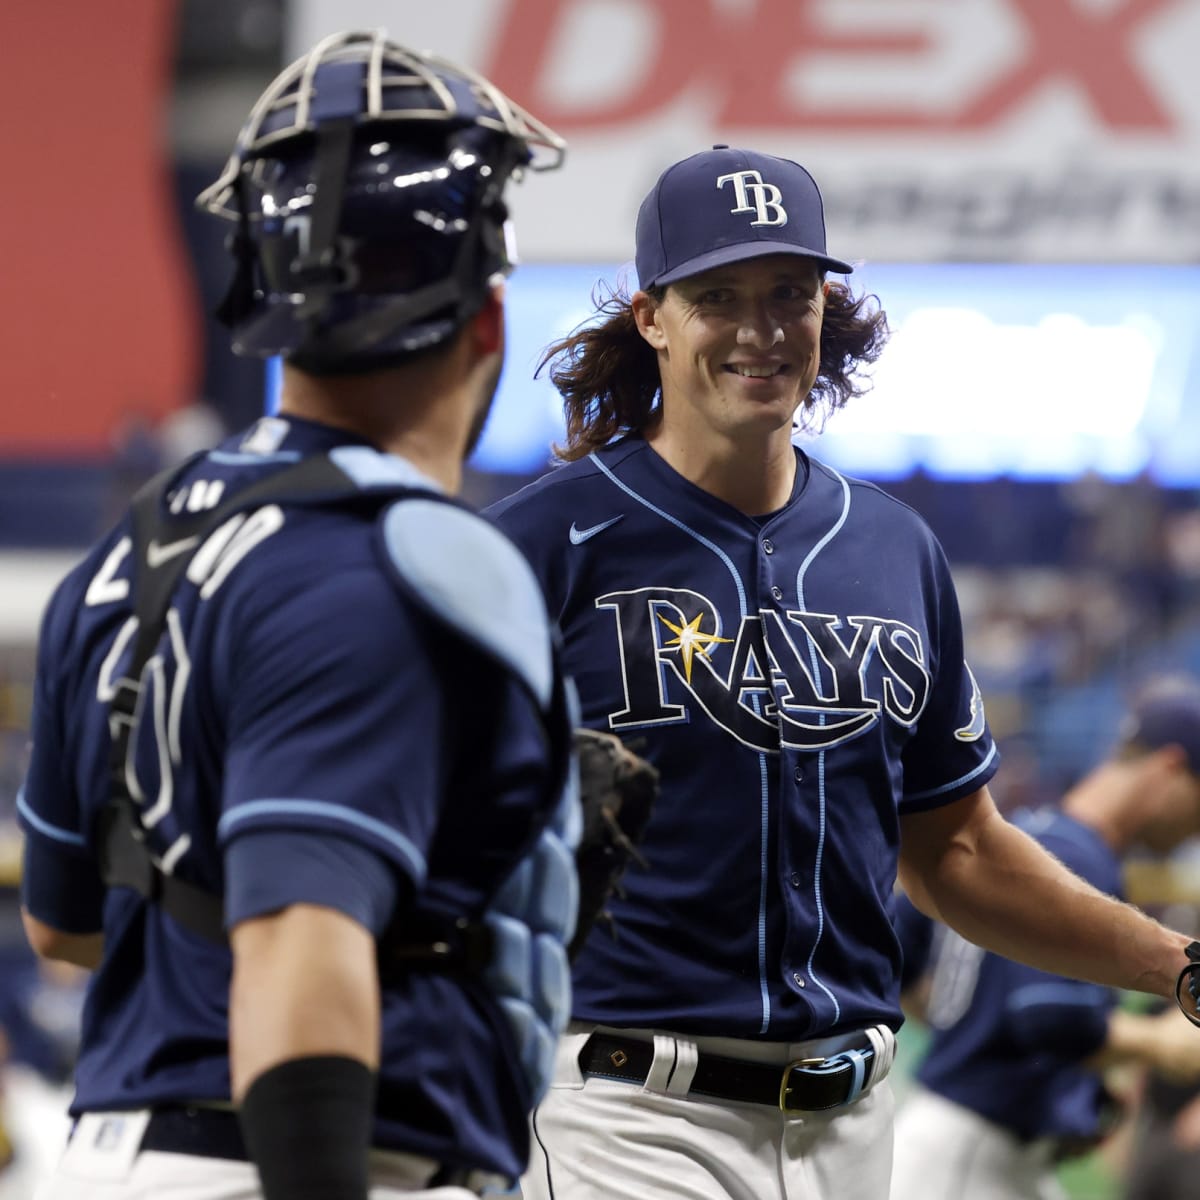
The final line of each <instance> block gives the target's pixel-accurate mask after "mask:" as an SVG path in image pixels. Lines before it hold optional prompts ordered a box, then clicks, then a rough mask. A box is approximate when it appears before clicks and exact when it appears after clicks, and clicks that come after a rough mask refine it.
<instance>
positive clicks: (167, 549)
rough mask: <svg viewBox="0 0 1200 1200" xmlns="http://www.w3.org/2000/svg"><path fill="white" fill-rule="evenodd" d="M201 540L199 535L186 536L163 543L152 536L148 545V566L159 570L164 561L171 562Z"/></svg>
mask: <svg viewBox="0 0 1200 1200" xmlns="http://www.w3.org/2000/svg"><path fill="white" fill-rule="evenodd" d="M199 540H200V539H199V537H186V538H180V539H179V541H177V542H167V543H166V544H165V545H163V544H160V543H159V542H157V541H155V540H154V539H153V538H152V539H151V540H150V542H149V544H148V545H147V546H146V566H148V567H149V568H150V570H152V571H157V570H158V568H159V567H161V566H162V565H163V563H165V562H170V560H171V559H173V558H176V557H177V556H178V555H180V554H182V553H184V551H185V550H190V549H191V548H192V547H193V546H194V545H195V544H196V543H197V542H198V541H199Z"/></svg>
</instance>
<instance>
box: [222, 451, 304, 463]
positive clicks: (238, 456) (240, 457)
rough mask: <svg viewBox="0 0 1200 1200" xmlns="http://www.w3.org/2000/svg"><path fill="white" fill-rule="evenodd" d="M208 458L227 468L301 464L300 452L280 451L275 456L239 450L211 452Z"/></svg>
mask: <svg viewBox="0 0 1200 1200" xmlns="http://www.w3.org/2000/svg"><path fill="white" fill-rule="evenodd" d="M205 457H206V458H208V459H211V460H212V461H213V462H215V463H221V464H222V465H223V466H227V467H240V466H243V465H244V464H246V463H273V462H275V463H278V462H299V461H300V458H301V454H300V451H299V450H278V451H276V452H275V453H274V454H243V453H241V452H240V451H237V450H210V451H209V452H208V454H207V455H205Z"/></svg>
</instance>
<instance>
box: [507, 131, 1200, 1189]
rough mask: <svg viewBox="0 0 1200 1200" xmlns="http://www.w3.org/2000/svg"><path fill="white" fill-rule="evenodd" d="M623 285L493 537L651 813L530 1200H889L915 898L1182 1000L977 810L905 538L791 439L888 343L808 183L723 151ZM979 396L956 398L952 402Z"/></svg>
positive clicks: (986, 749)
mask: <svg viewBox="0 0 1200 1200" xmlns="http://www.w3.org/2000/svg"><path fill="white" fill-rule="evenodd" d="M636 243H637V245H636V266H637V274H638V279H639V282H640V290H638V291H636V292H634V294H633V295H632V297H626V296H624V295H616V296H613V297H610V298H609V299H608V300H607V301H606V302H605V303H604V304H603V305H602V307H601V310H600V313H599V314H598V315H599V317H600V318H601V319H600V320H599V322H598V323H596V324H593V325H589V326H587V327H584V328H581V329H580V330H578V331H576V332H575V333H574V334H573V335H571V336H570V337H568V338H566V339H565V340H563V341H562V342H560V343H558V344H557V345H556V346H554V347H552V348H551V356H552V361H553V367H552V370H551V378H552V379H553V380H554V382H555V383H556V385H557V386H558V388H559V390H560V391H561V392H562V393H563V396H564V399H565V408H566V418H567V440H566V444H565V446H564V447H562V448H561V449H560V455H561V457H563V458H565V459H566V460H568V461H567V465H565V466H563V467H561V468H560V469H558V470H556V471H553V472H551V473H550V474H548V475H547V476H545V477H543V478H542V479H540V480H538V481H537V482H535V483H533V484H531V485H530V486H529V487H528V488H526V489H524V490H523V491H521V492H519V493H518V494H517V495H515V496H513V497H510V498H508V499H507V500H505V501H502V502H501V503H500V504H499V505H496V506H493V508H492V509H491V510H489V515H492V516H493V517H494V518H495V519H496V520H497V521H498V523H499V524H500V526H501V527H502V528H503V529H504V530H505V531H506V532H508V533H509V534H510V535H511V536H512V537H513V538H514V539H515V540H516V541H517V542H518V543H519V544H520V545H521V546H522V548H523V549H524V550H525V551H526V553H527V554H528V555H529V557H530V560H531V561H532V563H533V565H534V569H535V571H536V572H537V574H538V576H539V578H540V579H541V581H542V585H543V588H544V589H545V592H546V596H547V599H548V604H549V608H550V612H551V615H552V616H553V617H555V618H557V619H558V621H559V623H560V626H561V629H562V633H563V637H564V642H565V659H564V662H565V665H566V668H567V670H568V671H569V673H571V674H572V675H573V676H574V678H575V681H576V683H577V685H578V687H579V690H580V694H581V701H582V707H583V717H584V724H586V725H590V726H593V727H595V728H599V729H606V730H610V731H612V732H614V733H618V734H625V733H630V734H634V735H636V736H637V737H638V738H639V739H641V741H642V742H643V743H644V747H645V748H644V750H643V751H642V753H644V755H645V757H647V758H648V759H650V760H651V761H652V762H653V763H654V764H655V766H657V768H658V769H659V771H660V772H661V779H662V794H661V797H660V799H659V801H658V803H657V805H656V808H655V811H654V815H653V817H652V818H651V821H650V825H649V828H648V830H647V833H646V837H645V841H644V844H643V847H642V850H643V853H644V855H645V858H646V860H647V861H648V863H649V864H650V869H649V870H648V871H634V872H630V873H629V875H628V876H627V877H626V880H625V890H626V893H627V895H626V898H625V899H624V900H618V901H616V902H614V903H613V905H612V913H613V916H614V918H615V926H614V930H613V933H612V934H610V932H608V931H607V930H606V929H605V928H604V927H603V926H601V927H599V928H597V929H596V930H595V931H594V932H593V933H592V934H591V936H590V937H589V938H588V940H587V942H586V944H585V946H584V947H583V950H582V953H581V955H580V957H579V959H578V962H577V963H576V967H575V971H574V983H575V990H574V996H575V1003H574V1008H573V1017H574V1021H573V1024H572V1025H571V1026H570V1027H569V1031H568V1034H567V1035H566V1036H565V1037H564V1039H563V1040H562V1042H561V1043H560V1054H559V1060H558V1067H557V1073H556V1078H555V1081H554V1083H553V1084H552V1086H551V1090H550V1092H549V1093H548V1094H547V1097H546V1099H545V1100H544V1101H543V1102H542V1103H541V1104H540V1105H539V1107H538V1108H537V1110H536V1112H535V1115H534V1129H535V1133H536V1140H537V1144H536V1146H535V1147H534V1150H533V1154H532V1156H531V1160H530V1169H529V1172H528V1173H527V1175H526V1176H525V1178H524V1180H523V1187H524V1190H525V1195H526V1197H527V1198H528V1200H542V1198H546V1197H550V1196H553V1197H554V1198H555V1200H592V1198H594V1197H601V1196H603V1197H621V1198H628V1200H658V1198H660V1197H668V1196H670V1197H678V1196H691V1197H704V1198H705V1200H713V1198H714V1197H731V1198H736V1200H770V1198H772V1197H787V1198H788V1200H881V1197H885V1196H886V1195H887V1191H888V1184H889V1178H890V1173H891V1159H892V1151H891V1145H892V1136H891V1126H892V1099H891V1094H890V1091H889V1089H888V1087H887V1086H886V1085H883V1081H884V1080H885V1078H886V1076H887V1074H888V1071H889V1068H890V1066H891V1063H892V1058H893V1053H894V1030H895V1029H896V1028H897V1027H898V1026H899V1024H900V1022H901V1019H902V1018H901V1012H900V1008H899V998H898V990H899V988H898V981H899V973H900V950H899V946H898V944H897V941H896V937H895V934H894V933H893V931H892V927H891V922H890V920H889V904H890V900H891V896H892V888H893V884H894V882H895V880H896V875H897V867H898V865H899V869H900V872H901V874H902V875H903V877H904V880H905V884H906V887H907V888H908V890H909V893H910V894H912V895H914V896H915V897H917V898H918V899H919V901H920V903H921V904H922V906H923V907H924V908H925V909H926V910H927V911H928V912H930V913H932V914H938V915H941V916H942V917H944V918H945V919H946V920H947V921H948V922H950V923H951V924H952V925H953V926H954V927H955V928H957V929H958V930H960V931H961V932H962V933H963V934H964V935H966V936H968V937H970V938H972V939H977V940H979V941H982V942H984V943H986V944H988V945H990V946H992V947H994V948H995V949H997V950H1000V951H1003V952H1005V953H1008V954H1012V955H1014V956H1017V957H1024V958H1026V959H1028V960H1030V961H1031V962H1033V963H1034V964H1035V965H1038V966H1041V967H1044V968H1054V969H1058V970H1061V971H1063V972H1065V973H1068V974H1074V975H1079V976H1085V977H1090V978H1092V979H1095V980H1097V981H1099V982H1102V983H1106V984H1109V985H1111V986H1118V987H1140V988H1143V989H1145V990H1147V991H1151V992H1155V993H1157V994H1159V995H1164V996H1166V995H1169V994H1172V993H1173V989H1174V986H1175V982H1176V978H1177V976H1178V975H1179V972H1180V969H1181V968H1182V967H1184V965H1185V964H1186V962H1187V959H1186V957H1185V954H1184V946H1185V945H1186V944H1187V942H1188V939H1187V938H1185V937H1183V936H1182V935H1180V934H1176V933H1173V932H1171V931H1169V930H1167V929H1165V928H1163V927H1161V926H1160V925H1158V924H1156V923H1155V922H1153V921H1151V920H1150V919H1149V918H1147V917H1145V916H1143V915H1142V914H1140V913H1138V912H1136V911H1135V910H1134V909H1132V908H1129V907H1126V906H1124V905H1122V904H1120V903H1119V902H1117V901H1115V900H1113V899H1111V898H1109V897H1107V896H1104V895H1102V894H1101V893H1100V892H1098V891H1096V890H1095V889H1093V888H1090V887H1088V886H1086V885H1084V884H1083V883H1081V882H1080V881H1079V880H1077V879H1076V878H1075V877H1074V876H1073V875H1071V874H1070V873H1069V872H1067V871H1066V869H1065V868H1063V867H1062V866H1061V865H1060V864H1059V863H1058V862H1056V861H1055V860H1054V859H1053V858H1051V857H1050V856H1049V855H1048V854H1046V853H1045V851H1044V850H1042V849H1041V848H1040V847H1039V846H1038V845H1037V843H1036V842H1034V841H1033V839H1031V838H1030V837H1029V836H1028V835H1027V834H1025V833H1023V832H1022V831H1021V830H1019V829H1017V828H1016V827H1014V826H1012V825H1010V824H1008V823H1007V822H1006V821H1005V820H1004V819H1003V818H1002V817H1001V816H1000V814H999V813H998V812H997V810H996V808H995V805H994V804H993V802H992V799H991V796H990V794H989V792H988V790H987V787H986V784H987V781H988V780H989V779H990V777H991V776H992V774H993V772H994V771H995V770H996V766H997V762H996V751H995V747H994V745H993V742H992V738H991V736H990V733H989V731H988V728H987V725H986V722H985V718H984V711H983V705H982V701H981V698H980V695H979V692H978V690H977V688H976V687H975V684H974V681H973V679H972V677H971V674H970V672H969V670H968V669H967V667H966V665H965V664H964V661H963V637H962V629H961V623H960V619H959V612H958V605H957V600H956V597H955V593H954V588H953V585H952V582H951V577H950V570H949V567H948V565H947V562H946V559H945V557H944V555H943V552H942V550H941V548H940V547H939V546H938V544H937V542H936V541H935V539H934V537H933V536H932V534H931V533H930V531H929V529H928V528H927V526H926V525H925V523H924V522H923V521H922V520H921V519H920V518H919V517H918V516H917V515H916V514H915V513H914V512H912V511H911V510H910V509H908V508H907V507H906V506H904V505H902V504H900V503H898V502H896V501H895V500H893V499H892V498H891V497H889V496H887V495H886V494H885V493H884V492H882V491H881V490H880V489H878V488H876V487H874V486H871V485H869V484H866V483H862V482H859V481H856V480H853V479H847V478H844V477H843V476H842V475H840V474H838V472H836V471H834V470H832V469H830V468H829V467H827V466H825V465H824V464H822V463H820V462H819V461H818V460H817V459H815V458H813V457H811V456H810V455H808V454H807V453H805V452H803V451H802V450H800V449H798V448H797V447H796V446H795V445H794V444H793V440H792V437H793V432H794V426H795V425H796V424H800V425H812V424H819V422H820V420H821V417H822V415H823V413H824V412H825V411H827V410H829V409H833V408H837V407H839V406H840V405H841V404H842V403H843V402H845V401H846V400H847V399H848V398H849V397H850V396H852V395H853V394H854V393H855V392H856V390H858V388H859V386H860V385H859V384H857V383H856V381H855V379H854V377H853V376H854V372H855V371H856V369H857V368H858V367H860V366H861V365H863V364H865V363H869V362H870V361H872V360H873V359H874V358H875V357H876V355H877V353H878V351H879V349H880V347H881V345H882V342H883V339H884V335H885V331H884V318H883V316H882V315H881V313H880V312H879V311H878V309H877V308H876V307H875V306H874V305H873V304H872V303H870V302H869V300H868V299H867V298H865V297H855V295H854V294H853V293H852V292H851V291H850V289H849V288H848V287H847V286H846V285H845V284H844V283H843V282H841V280H840V279H838V280H836V281H835V280H833V279H831V278H830V277H829V276H830V273H832V274H833V275H836V276H841V275H844V274H846V273H848V272H849V271H850V270H851V267H850V265H849V264H847V263H845V262H843V261H841V260H840V259H837V258H834V257H833V256H831V255H830V254H828V253H827V251H826V245H825V228H824V217H823V210H822V203H821V197H820V194H819V192H818V189H817V186H816V184H815V183H814V182H813V180H812V178H811V177H810V176H809V174H808V173H807V172H806V171H805V170H804V169H803V168H802V167H800V166H798V165H797V164H795V163H793V162H789V161H786V160H783V159H779V158H775V157H772V156H770V155H767V154H762V153H757V152H752V151H748V150H738V149H731V148H729V147H724V146H718V147H715V148H714V149H712V150H711V151H705V152H703V153H700V154H696V155H693V156H692V157H689V158H687V159H684V160H683V161H681V162H678V163H675V164H674V165H673V166H671V167H669V168H668V169H667V170H666V171H665V172H664V173H663V174H662V176H661V177H660V178H659V180H658V181H657V183H656V184H655V186H654V187H653V189H652V190H651V192H650V193H649V195H648V196H647V197H646V199H645V201H644V203H643V204H642V207H641V211H640V213H639V216H638V221H637V235H636ZM964 403H969V397H967V398H965V399H964Z"/></svg>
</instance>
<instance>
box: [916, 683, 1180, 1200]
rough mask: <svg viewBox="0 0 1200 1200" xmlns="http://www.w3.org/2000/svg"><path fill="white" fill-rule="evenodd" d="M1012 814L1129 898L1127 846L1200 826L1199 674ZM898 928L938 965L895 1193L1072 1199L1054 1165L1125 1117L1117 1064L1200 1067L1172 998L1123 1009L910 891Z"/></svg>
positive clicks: (920, 956)
mask: <svg viewBox="0 0 1200 1200" xmlns="http://www.w3.org/2000/svg"><path fill="white" fill-rule="evenodd" d="M1130 781H1131V782H1132V783H1133V785H1134V786H1133V788H1132V790H1130V788H1129V787H1128V786H1127V783H1128V782H1130ZM1014 821H1015V823H1016V824H1018V825H1019V826H1020V828H1022V829H1023V830H1025V831H1026V832H1027V833H1028V834H1029V835H1030V836H1031V837H1033V838H1036V839H1037V841H1038V842H1039V843H1041V845H1043V846H1045V847H1046V849H1047V850H1049V851H1050V852H1051V853H1052V854H1054V855H1055V856H1056V857H1057V858H1058V859H1060V860H1061V861H1062V862H1064V863H1065V864H1066V865H1067V866H1068V867H1070V868H1071V869H1072V870H1073V871H1074V872H1075V873H1076V874H1077V875H1079V877H1080V878H1081V879H1086V880H1087V881H1088V882H1089V883H1091V884H1093V885H1094V886H1095V887H1097V888H1099V889H1100V890H1102V891H1105V892H1109V893H1111V894H1113V895H1118V896H1119V895H1121V894H1122V884H1121V860H1122V858H1123V857H1124V856H1125V855H1126V854H1127V853H1129V852H1130V851H1132V850H1135V849H1142V850H1149V851H1151V852H1153V853H1156V854H1165V853H1168V852H1169V851H1171V850H1172V849H1174V848H1175V847H1176V846H1178V845H1179V844H1180V843H1181V842H1182V841H1184V840H1185V839H1186V838H1188V837H1191V836H1193V835H1195V834H1197V833H1200V685H1197V683H1196V682H1194V681H1192V680H1188V679H1183V678H1181V679H1164V680H1159V681H1156V682H1155V683H1154V684H1152V685H1150V686H1149V687H1147V688H1146V689H1145V690H1144V691H1143V692H1142V693H1141V695H1140V696H1139V697H1138V698H1137V699H1136V700H1135V703H1134V704H1133V706H1132V708H1131V711H1130V715H1129V718H1128V721H1127V722H1126V726H1125V728H1124V730H1123V734H1122V739H1121V742H1120V744H1119V745H1118V746H1117V748H1116V750H1115V751H1114V753H1113V755H1112V757H1111V758H1110V759H1109V760H1108V761H1107V762H1105V763H1103V764H1101V766H1099V767H1098V768H1096V770H1094V771H1093V772H1091V773H1090V774H1089V775H1088V776H1086V777H1085V778H1084V779H1083V780H1081V781H1080V782H1079V783H1078V784H1076V786H1075V787H1073V788H1072V789H1071V790H1070V791H1069V792H1068V793H1067V795H1066V796H1065V797H1064V799H1063V801H1062V805H1061V808H1059V809H1038V810H1032V811H1031V810H1026V811H1023V812H1021V813H1019V814H1017V816H1015V817H1014ZM896 927H897V931H898V933H899V935H900V943H901V946H902V948H903V950H904V958H905V975H906V979H907V977H908V976H910V975H917V976H921V975H925V979H926V983H925V987H924V989H923V990H924V991H925V992H926V995H925V998H924V1000H923V1002H922V1004H921V1007H922V1008H923V1009H924V1017H925V1020H926V1022H927V1023H928V1024H929V1026H930V1032H931V1040H930V1045H929V1050H928V1053H927V1055H926V1057H925V1058H924V1060H923V1061H922V1063H921V1066H920V1068H919V1070H918V1072H917V1078H918V1080H919V1082H920V1085H921V1086H920V1089H919V1090H918V1091H916V1092H914V1093H913V1094H912V1095H911V1096H910V1097H909V1098H908V1100H907V1101H906V1102H905V1104H904V1107H903V1108H902V1109H901V1110H900V1113H899V1116H898V1117H897V1121H896V1162H895V1172H894V1176H893V1180H892V1200H957V1198H958V1197H960V1196H970V1197H972V1198H973V1200H974V1198H975V1197H978V1198H979V1200H1031V1198H1034V1200H1056V1198H1062V1197H1064V1196H1065V1193H1064V1192H1063V1190H1062V1188H1061V1187H1060V1186H1059V1184H1058V1182H1057V1179H1056V1176H1055V1165H1056V1164H1057V1163H1058V1162H1061V1161H1063V1160H1065V1159H1067V1158H1071V1157H1075V1156H1078V1155H1079V1154H1082V1153H1086V1152H1087V1151H1088V1150H1091V1149H1094V1148H1095V1146H1097V1145H1098V1144H1099V1143H1100V1141H1101V1140H1103V1138H1104V1137H1105V1136H1106V1135H1107V1134H1108V1133H1109V1132H1111V1130H1112V1128H1113V1126H1114V1124H1115V1121H1116V1118H1117V1117H1118V1116H1119V1115H1120V1109H1119V1107H1118V1106H1117V1105H1116V1103H1115V1102H1114V1100H1113V1098H1112V1097H1111V1096H1110V1095H1109V1094H1108V1093H1107V1091H1106V1089H1105V1087H1104V1083H1103V1080H1102V1078H1101V1075H1100V1072H1101V1071H1102V1070H1103V1069H1104V1068H1105V1067H1108V1066H1114V1065H1118V1064H1121V1063H1134V1064H1138V1065H1142V1066H1145V1067H1148V1068H1150V1069H1151V1070H1153V1071H1155V1072H1157V1073H1158V1074H1159V1075H1161V1076H1163V1077H1164V1078H1166V1079H1170V1080H1172V1081H1174V1082H1177V1083H1187V1082H1189V1081H1191V1080H1195V1079H1197V1078H1200V1038H1197V1037H1196V1031H1195V1029H1193V1028H1192V1027H1191V1025H1189V1024H1188V1023H1187V1021H1185V1020H1184V1018H1183V1017H1182V1015H1181V1014H1180V1013H1179V1012H1178V1011H1176V1009H1175V1006H1174V1005H1171V1006H1170V1008H1169V1009H1168V1010H1167V1011H1166V1012H1164V1013H1162V1014H1160V1015H1154V1016H1150V1015H1141V1014H1136V1013H1130V1012H1126V1011H1124V1010H1123V1009H1121V1008H1119V1007H1118V1006H1117V1000H1118V998H1117V996H1116V994H1115V993H1114V992H1113V991H1112V989H1111V988H1106V987H1099V986H1097V985H1095V984H1091V983H1083V982H1077V981H1073V980H1066V979H1060V978H1057V977H1055V976H1052V975H1048V974H1046V973H1045V972H1043V971H1037V970H1034V969H1032V968H1030V967H1026V966H1022V965H1020V964H1019V963H1014V962H1012V961H1010V960H1009V959H1006V958H1001V957H1000V956H998V955H996V954H991V953H988V952H987V951H985V950H982V949H981V948H980V947H978V946H974V945H971V944H970V943H968V942H965V941H963V939H962V938H960V937H959V936H958V935H957V934H955V933H952V932H951V931H949V930H947V929H946V928H945V926H936V925H934V923H932V922H930V921H929V919H928V918H927V917H925V916H923V915H922V914H921V913H919V912H918V911H917V909H915V908H914V907H913V906H912V905H911V904H910V903H909V902H908V901H907V900H906V899H905V898H904V897H900V898H899V902H898V906H897V913H896ZM931 935H932V936H931Z"/></svg>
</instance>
